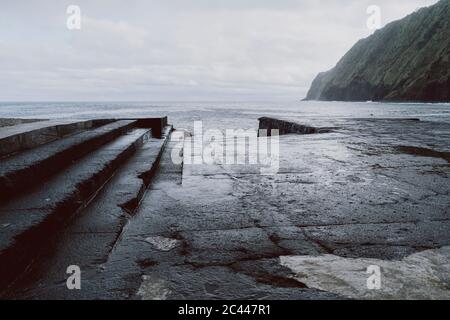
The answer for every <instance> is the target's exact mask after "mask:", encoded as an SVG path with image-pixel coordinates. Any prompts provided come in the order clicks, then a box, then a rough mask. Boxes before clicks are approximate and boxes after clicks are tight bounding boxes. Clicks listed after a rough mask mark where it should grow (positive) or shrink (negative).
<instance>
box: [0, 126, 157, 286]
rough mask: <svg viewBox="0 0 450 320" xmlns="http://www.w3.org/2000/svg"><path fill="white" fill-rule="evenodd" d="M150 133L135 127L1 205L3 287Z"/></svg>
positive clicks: (0, 250) (1, 284) (0, 282)
mask: <svg viewBox="0 0 450 320" xmlns="http://www.w3.org/2000/svg"><path fill="white" fill-rule="evenodd" d="M131 123H132V122H130V124H131ZM150 133H151V131H150V129H134V130H133V131H131V132H129V133H128V134H126V135H124V136H121V137H119V138H118V139H117V140H115V141H113V142H110V143H108V144H106V145H104V146H102V147H101V148H99V149H98V150H96V151H94V152H92V153H90V154H89V155H87V156H85V157H84V158H82V159H80V160H79V161H78V162H76V163H74V164H72V165H71V166H70V167H68V168H67V169H66V170H64V171H63V172H61V173H59V174H57V175H55V176H53V177H52V178H51V179H50V180H48V181H47V182H45V183H43V184H42V185H40V186H39V187H37V188H35V189H34V190H32V192H30V193H29V194H25V195H23V196H21V197H19V198H17V199H15V200H14V201H11V202H9V203H8V204H6V205H5V206H3V207H1V208H0V230H1V232H0V265H1V266H2V267H1V269H0V289H4V288H7V287H8V286H9V285H10V284H11V281H12V279H16V277H17V276H18V275H19V274H21V273H22V272H23V271H24V270H25V269H27V267H28V266H29V265H30V264H31V263H32V261H33V259H34V258H35V254H36V252H38V251H39V248H41V247H43V246H44V247H45V246H46V245H47V243H46V241H48V239H51V237H52V236H53V235H54V234H56V233H58V231H59V230H61V228H62V227H63V226H64V225H66V224H67V223H68V221H69V220H70V219H71V218H72V217H73V216H75V215H76V214H77V212H79V211H80V210H82V209H83V208H84V207H86V205H87V204H89V202H90V201H91V200H92V199H93V198H94V197H95V195H96V194H97V192H98V191H99V190H100V189H101V188H102V187H103V186H104V185H105V184H106V183H107V182H108V181H109V179H110V178H111V177H112V176H113V175H114V173H115V172H116V170H117V169H118V168H119V167H120V166H121V165H123V164H124V163H125V162H126V161H127V160H128V159H129V158H130V157H131V156H132V155H133V154H135V152H136V150H138V149H139V148H140V147H141V146H142V145H143V143H144V142H145V141H147V140H148V139H149V138H150Z"/></svg>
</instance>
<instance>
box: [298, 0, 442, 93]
mask: <svg viewBox="0 0 450 320" xmlns="http://www.w3.org/2000/svg"><path fill="white" fill-rule="evenodd" d="M449 88H450V0H441V1H439V2H438V3H437V4H435V5H433V6H430V7H427V8H422V9H420V10H418V11H416V12H415V13H413V14H410V15H409V16H407V17H405V18H404V19H402V20H398V21H395V22H392V23H390V24H388V25H387V26H385V27H384V28H383V29H381V30H378V31H376V32H375V33H374V34H373V35H371V36H369V37H368V38H365V39H362V40H360V41H358V42H357V43H356V44H355V45H354V46H353V48H351V49H350V51H349V52H348V53H347V54H346V55H345V56H344V57H343V58H342V59H341V60H340V61H339V62H338V63H337V65H336V67H334V68H333V69H332V70H330V71H327V72H322V73H320V74H319V75H317V77H316V78H315V79H314V81H313V83H312V85H311V88H310V90H309V92H308V95H307V97H306V100H325V101H368V100H372V101H399V102H401V101H417V102H419V101H424V102H442V101H450V94H449V92H450V90H449Z"/></svg>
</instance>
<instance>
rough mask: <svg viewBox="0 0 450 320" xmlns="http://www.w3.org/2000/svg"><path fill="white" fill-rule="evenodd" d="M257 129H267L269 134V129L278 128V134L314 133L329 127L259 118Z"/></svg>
mask: <svg viewBox="0 0 450 320" xmlns="http://www.w3.org/2000/svg"><path fill="white" fill-rule="evenodd" d="M259 129H260V130H261V129H265V130H268V133H267V135H268V136H270V134H271V130H279V134H280V135H284V134H290V133H296V134H314V133H328V132H331V128H316V127H311V126H307V125H303V124H299V123H296V122H291V121H286V120H280V119H275V118H266V117H263V118H259Z"/></svg>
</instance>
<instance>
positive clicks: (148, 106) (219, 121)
mask: <svg viewBox="0 0 450 320" xmlns="http://www.w3.org/2000/svg"><path fill="white" fill-rule="evenodd" d="M156 116H168V117H169V122H170V123H171V124H173V125H174V127H175V128H177V129H187V130H190V129H191V128H192V127H193V123H194V121H200V120H201V121H203V125H204V127H207V128H218V129H224V128H227V129H228V128H229V129H241V128H242V129H250V128H256V127H257V125H258V121H257V119H258V118H260V117H263V116H269V117H270V116H272V117H282V118H290V117H295V118H305V119H309V120H311V119H330V118H371V117H373V118H419V119H421V120H422V121H436V122H449V123H450V103H439V104H421V103H376V102H366V103H363V102H316V101H298V102H0V117H2V118H45V119H55V118H61V119H87V118H121V117H126V118H132V117H156Z"/></svg>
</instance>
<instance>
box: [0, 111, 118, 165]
mask: <svg viewBox="0 0 450 320" xmlns="http://www.w3.org/2000/svg"><path fill="white" fill-rule="evenodd" d="M113 121H114V120H110V119H100V120H83V121H73V120H43V121H31V120H30V121H27V120H25V119H15V122H16V124H15V125H12V126H6V127H2V128H0V158H2V157H5V156H8V155H11V154H14V153H17V152H21V151H25V150H28V149H32V148H35V147H38V146H40V145H43V144H46V143H49V142H52V141H55V140H58V139H60V138H62V137H65V136H67V135H69V134H73V133H76V132H80V131H82V130H88V129H92V128H96V127H99V126H102V125H105V124H108V123H111V122H113ZM20 122H22V123H20Z"/></svg>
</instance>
